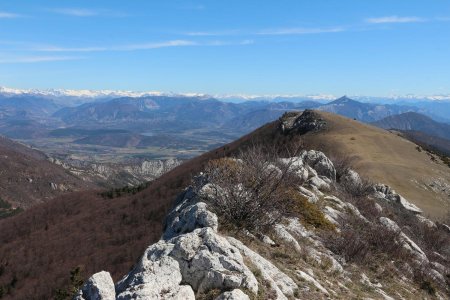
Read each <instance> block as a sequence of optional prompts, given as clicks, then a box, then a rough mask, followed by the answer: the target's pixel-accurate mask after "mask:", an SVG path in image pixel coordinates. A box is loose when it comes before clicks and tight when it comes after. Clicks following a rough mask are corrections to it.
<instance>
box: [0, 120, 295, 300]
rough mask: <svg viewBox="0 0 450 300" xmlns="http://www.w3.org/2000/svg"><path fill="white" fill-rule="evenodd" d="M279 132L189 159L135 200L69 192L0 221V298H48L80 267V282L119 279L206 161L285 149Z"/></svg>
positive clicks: (266, 131) (271, 127) (266, 129)
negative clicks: (251, 150) (249, 149)
mask: <svg viewBox="0 0 450 300" xmlns="http://www.w3.org/2000/svg"><path fill="white" fill-rule="evenodd" d="M277 126H278V125H277V123H276V122H274V123H271V124H268V125H266V126H263V127H262V128H260V129H259V130H257V131H255V132H254V133H252V134H250V135H247V136H245V137H243V138H241V139H239V140H237V141H235V142H233V143H231V144H228V145H226V146H223V147H221V148H218V149H216V150H214V151H211V152H208V153H206V154H204V155H201V156H199V157H197V158H194V159H192V160H190V161H188V162H186V163H184V164H182V165H181V166H179V167H177V168H175V169H173V170H172V171H170V172H168V173H166V174H165V175H163V176H161V177H160V178H159V179H157V180H155V181H153V182H152V183H151V184H150V186H149V187H148V188H147V189H146V190H144V191H142V192H140V193H138V194H135V195H128V196H124V197H120V198H114V199H108V198H103V197H101V196H100V195H99V194H98V192H95V191H93V192H79V193H73V194H70V195H65V196H62V197H60V198H58V199H55V200H52V201H50V202H48V203H44V204H42V205H39V206H36V207H33V208H31V209H29V210H27V211H25V212H23V213H21V214H19V215H17V216H15V217H11V218H9V219H5V220H2V221H0V229H1V230H0V270H1V269H2V270H3V271H2V272H0V286H6V287H8V286H10V285H11V282H12V281H13V279H14V278H16V279H17V280H16V283H15V287H14V288H13V289H11V293H10V294H7V295H5V296H4V299H50V298H51V297H52V296H53V295H54V290H55V289H56V288H60V287H64V286H65V285H66V284H67V283H68V282H69V272H70V270H72V269H73V268H74V267H76V266H79V265H81V266H83V268H84V274H85V275H87V274H92V273H94V272H96V271H98V270H100V269H104V270H108V271H110V272H111V273H112V275H113V277H114V279H115V280H117V279H119V277H118V276H120V275H121V274H125V273H127V272H128V271H129V269H130V267H131V266H132V265H133V264H134V263H135V262H136V260H137V259H138V258H139V256H140V255H142V252H143V251H144V249H145V247H146V246H148V245H149V244H150V243H152V242H155V241H156V240H157V239H158V238H159V236H160V234H161V230H162V223H163V220H164V217H165V215H166V212H167V211H168V209H169V208H170V207H171V205H172V202H173V201H174V199H175V197H176V196H177V195H178V193H179V192H180V191H181V190H182V189H183V188H184V187H186V186H187V185H188V184H189V183H190V180H191V175H192V174H196V173H198V172H199V171H201V170H202V169H203V166H204V164H205V163H206V162H207V161H208V160H210V159H213V158H217V157H222V156H224V155H230V154H231V153H233V152H235V151H237V150H238V149H240V148H242V147H244V146H245V145H249V144H252V143H253V141H254V140H262V141H266V142H268V143H270V144H272V143H281V144H282V143H289V140H290V139H291V138H290V137H286V136H282V135H281V134H280V133H279V132H278V131H277V130H275V129H276V128H277ZM2 300H3V299H2Z"/></svg>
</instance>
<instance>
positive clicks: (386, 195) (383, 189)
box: [374, 184, 423, 214]
mask: <svg viewBox="0 0 450 300" xmlns="http://www.w3.org/2000/svg"><path fill="white" fill-rule="evenodd" d="M374 189H375V197H377V198H379V199H384V200H386V201H389V202H393V203H396V204H398V205H400V206H401V207H403V208H404V209H406V210H408V211H410V212H412V213H414V214H421V213H423V211H422V210H421V209H420V208H418V207H417V206H416V205H414V204H412V203H411V202H409V201H408V200H406V199H405V198H403V197H402V196H401V195H399V194H397V193H396V192H395V191H394V190H393V189H392V188H391V187H390V186H388V185H385V184H377V185H375V186H374Z"/></svg>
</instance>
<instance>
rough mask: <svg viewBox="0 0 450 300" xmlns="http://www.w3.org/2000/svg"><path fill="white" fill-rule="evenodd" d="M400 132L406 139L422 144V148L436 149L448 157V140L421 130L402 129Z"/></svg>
mask: <svg viewBox="0 0 450 300" xmlns="http://www.w3.org/2000/svg"><path fill="white" fill-rule="evenodd" d="M400 132H401V133H402V134H403V136H404V137H406V138H407V139H408V140H410V141H412V142H414V143H416V144H418V145H420V146H422V147H423V148H425V149H431V150H434V151H438V152H441V153H442V154H444V155H447V156H448V157H450V140H447V139H443V138H440V137H437V136H434V135H429V134H426V133H424V132H421V131H413V130H402V131H400Z"/></svg>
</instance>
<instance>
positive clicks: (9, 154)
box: [0, 137, 94, 208]
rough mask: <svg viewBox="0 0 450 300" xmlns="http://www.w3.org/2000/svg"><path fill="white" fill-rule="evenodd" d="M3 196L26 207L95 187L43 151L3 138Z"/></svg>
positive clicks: (0, 155) (0, 187)
mask: <svg viewBox="0 0 450 300" xmlns="http://www.w3.org/2000/svg"><path fill="white" fill-rule="evenodd" d="M0 170H1V171H0V172H1V174H0V197H1V198H2V199H3V200H5V201H7V202H9V203H11V204H12V205H13V206H20V207H23V208H27V207H30V206H32V205H35V204H37V203H41V202H45V201H48V200H50V199H51V198H53V197H55V196H58V195H61V194H64V193H67V192H73V191H79V190H86V189H90V188H91V189H92V188H93V187H94V185H93V184H88V183H86V182H83V181H82V180H81V179H80V178H78V177H76V176H74V175H72V174H70V173H69V172H68V171H66V170H64V169H63V168H62V167H60V166H57V165H55V164H53V163H51V162H49V161H48V160H47V157H46V155H45V154H44V153H42V152H39V151H37V150H33V149H31V148H29V147H27V146H24V145H22V144H19V143H16V142H13V141H11V140H9V139H7V138H4V137H0Z"/></svg>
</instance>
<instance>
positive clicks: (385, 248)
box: [324, 217, 409, 264]
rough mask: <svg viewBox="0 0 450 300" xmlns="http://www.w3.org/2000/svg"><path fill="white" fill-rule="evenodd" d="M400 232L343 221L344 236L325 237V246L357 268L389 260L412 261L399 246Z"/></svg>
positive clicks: (354, 218) (342, 234)
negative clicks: (408, 259)
mask: <svg viewBox="0 0 450 300" xmlns="http://www.w3.org/2000/svg"><path fill="white" fill-rule="evenodd" d="M399 234H400V232H393V231H390V230H388V229H387V228H386V227H384V226H382V225H378V224H373V223H365V222H363V221H362V220H361V219H359V218H357V217H348V218H346V219H343V220H341V232H340V233H338V234H326V235H325V238H324V240H325V244H326V246H327V247H328V248H329V249H330V250H331V251H333V252H334V253H336V254H338V255H340V256H342V257H343V258H344V259H345V260H346V261H347V262H354V263H358V264H373V263H375V264H377V263H380V262H386V261H388V260H396V259H400V260H403V259H406V258H407V257H409V255H408V254H407V253H405V250H404V248H403V247H402V246H401V245H400V244H399V243H397V242H396V241H397V238H398V236H399Z"/></svg>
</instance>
